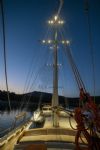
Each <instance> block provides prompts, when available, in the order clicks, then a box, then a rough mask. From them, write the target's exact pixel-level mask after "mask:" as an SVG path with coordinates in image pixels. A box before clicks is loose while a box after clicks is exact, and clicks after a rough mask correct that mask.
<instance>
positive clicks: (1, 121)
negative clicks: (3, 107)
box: [0, 110, 32, 135]
mask: <svg viewBox="0 0 100 150" xmlns="http://www.w3.org/2000/svg"><path fill="white" fill-rule="evenodd" d="M21 112H23V111H20V112H19V110H12V111H11V112H10V111H0V132H1V133H2V132H3V131H4V130H5V129H8V128H12V127H13V126H14V123H15V116H16V115H18V114H19V113H21ZM31 115H32V113H31V112H27V113H26V117H25V119H24V117H22V118H20V119H19V120H17V121H16V124H15V126H16V127H17V126H18V125H20V124H21V123H23V122H25V121H26V120H27V119H28V118H30V117H31ZM1 135H2V134H1Z"/></svg>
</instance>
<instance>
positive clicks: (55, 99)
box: [42, 0, 66, 127]
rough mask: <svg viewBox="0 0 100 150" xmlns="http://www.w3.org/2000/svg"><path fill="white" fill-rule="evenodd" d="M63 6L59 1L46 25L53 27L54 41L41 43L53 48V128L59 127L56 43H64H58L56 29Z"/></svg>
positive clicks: (59, 22) (61, 22) (60, 22)
mask: <svg viewBox="0 0 100 150" xmlns="http://www.w3.org/2000/svg"><path fill="white" fill-rule="evenodd" d="M62 6H63V0H60V5H59V8H58V11H57V14H56V15H55V16H54V17H53V19H52V20H49V21H48V23H49V24H50V25H51V26H52V27H54V39H53V40H48V41H46V40H43V41H42V42H43V43H44V44H45V43H46V44H52V45H53V48H54V52H53V59H54V60H53V96H52V112H53V113H52V117H53V126H54V127H58V126H59V117H58V113H59V110H58V109H59V108H58V107H59V99H58V43H59V42H61V43H62V44H64V43H66V42H65V41H58V32H57V27H58V26H59V25H62V24H63V23H64V21H63V20H60V18H59V15H60V12H61V9H62Z"/></svg>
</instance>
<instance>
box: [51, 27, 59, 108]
mask: <svg viewBox="0 0 100 150" xmlns="http://www.w3.org/2000/svg"><path fill="white" fill-rule="evenodd" d="M55 106H56V107H57V106H58V50H57V30H56V31H55V33H54V64H53V97H52V107H55Z"/></svg>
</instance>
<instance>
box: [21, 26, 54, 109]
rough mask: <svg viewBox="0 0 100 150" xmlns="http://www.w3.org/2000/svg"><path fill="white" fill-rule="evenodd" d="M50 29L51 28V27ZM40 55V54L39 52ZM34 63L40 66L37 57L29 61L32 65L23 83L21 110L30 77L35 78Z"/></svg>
mask: <svg viewBox="0 0 100 150" xmlns="http://www.w3.org/2000/svg"><path fill="white" fill-rule="evenodd" d="M51 28H52V27H51ZM49 30H50V28H48V29H47V32H46V34H45V36H44V37H45V38H46V36H48V34H49V32H50V31H49ZM40 51H41V49H40ZM39 53H40V52H39ZM40 58H41V57H39V59H40ZM35 62H37V63H38V64H40V63H39V60H38V61H37V57H35V59H34V60H33V58H32V61H31V64H32V65H30V68H29V71H28V74H27V78H26V82H25V86H24V90H23V94H24V96H23V97H22V100H21V101H22V103H21V106H20V109H21V108H22V106H23V105H24V100H25V97H26V94H25V93H28V92H29V88H30V86H31V85H30V84H31V79H32V77H33V75H34V78H35V74H34V73H35V72H36V71H35V70H34V69H35V68H34V69H33V64H35ZM38 64H37V66H38Z"/></svg>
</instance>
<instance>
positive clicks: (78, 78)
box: [60, 31, 86, 92]
mask: <svg viewBox="0 0 100 150" xmlns="http://www.w3.org/2000/svg"><path fill="white" fill-rule="evenodd" d="M60 33H61V36H62V39H65V37H64V35H63V33H62V32H61V31H60ZM64 51H65V54H66V55H67V57H68V59H69V62H70V65H71V68H72V71H73V73H74V76H75V79H76V82H77V85H78V88H79V90H80V89H81V88H83V89H84V91H85V92H86V89H85V85H84V83H83V81H82V79H81V75H80V73H79V71H78V68H77V66H76V64H75V62H74V59H73V56H72V53H71V49H70V47H69V46H66V45H65V46H64Z"/></svg>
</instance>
